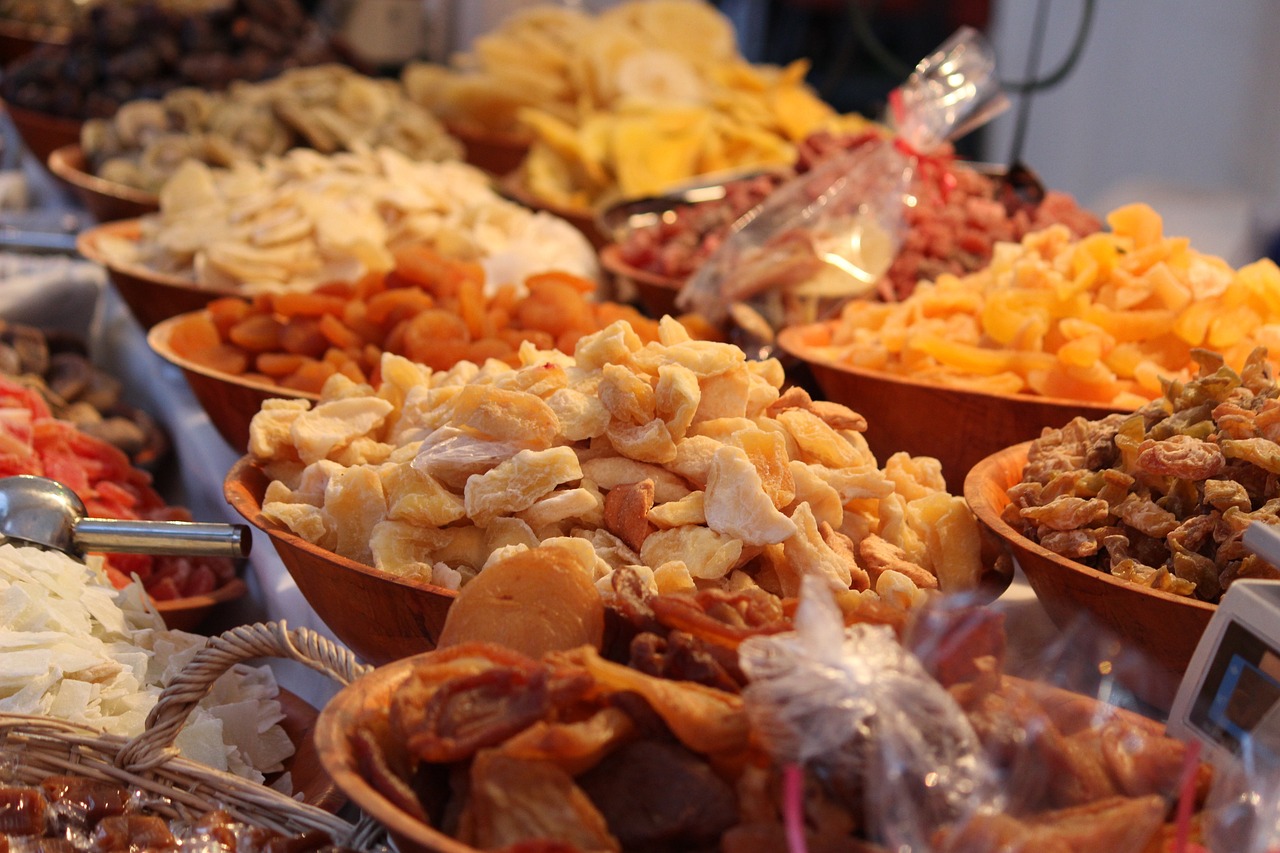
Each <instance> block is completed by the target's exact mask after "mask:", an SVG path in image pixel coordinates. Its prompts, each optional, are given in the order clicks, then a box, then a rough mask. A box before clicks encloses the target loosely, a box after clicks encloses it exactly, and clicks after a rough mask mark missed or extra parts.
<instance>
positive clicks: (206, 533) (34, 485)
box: [0, 474, 251, 557]
mask: <svg viewBox="0 0 1280 853" xmlns="http://www.w3.org/2000/svg"><path fill="white" fill-rule="evenodd" d="M0 537H3V538H4V539H13V540H17V541H19V542H29V543H31V544H33V545H40V546H43V547H45V548H56V549H57V550H59V551H63V552H65V553H67V554H70V555H72V556H73V557H82V556H84V554H85V552H87V551H94V552H105V553H117V554H119V553H124V554H176V555H178V556H183V555H185V556H190V557H244V556H246V555H248V553H249V547H250V545H251V539H250V536H249V527H248V526H247V525H244V524H218V523H212V522H208V523H206V522H195V521H139V520H136V519H114V518H90V517H88V516H87V513H86V512H85V508H84V502H83V501H81V500H80V498H79V497H78V496H77V495H76V493H75V492H73V491H72V490H71V489H69V488H67V487H66V486H64V485H63V484H62V483H59V482H57V481H56V480H50V479H48V478H47V477H33V476H31V475H29V474H19V475H17V476H14V477H0Z"/></svg>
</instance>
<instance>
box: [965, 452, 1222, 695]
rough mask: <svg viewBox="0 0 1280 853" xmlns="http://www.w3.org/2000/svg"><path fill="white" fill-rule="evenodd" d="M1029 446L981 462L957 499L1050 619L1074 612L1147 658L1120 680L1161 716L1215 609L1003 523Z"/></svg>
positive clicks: (1066, 619)
mask: <svg viewBox="0 0 1280 853" xmlns="http://www.w3.org/2000/svg"><path fill="white" fill-rule="evenodd" d="M1030 444H1031V442H1029V441H1028V442H1022V443H1021V444H1017V445H1014V446H1012V447H1008V448H1005V449H1004V450H1001V451H998V452H996V453H993V454H991V455H990V456H988V457H987V458H985V459H983V460H982V461H980V462H979V463H978V464H977V465H975V466H974V467H973V469H972V470H971V471H970V472H969V476H968V477H966V478H965V483H964V496H965V500H967V501H968V502H969V506H970V507H971V508H972V509H973V512H974V515H976V516H977V517H978V521H979V523H980V524H982V525H983V526H985V527H986V528H987V529H988V530H990V531H991V532H992V533H994V534H995V535H996V536H997V537H999V538H1000V539H1001V540H1002V541H1003V542H1004V543H1005V545H1006V546H1007V547H1008V549H1009V551H1010V552H1011V553H1012V555H1013V557H1014V559H1016V560H1017V561H1018V564H1019V565H1020V566H1022V571H1023V573H1025V574H1026V576H1027V581H1028V582H1029V583H1030V584H1031V588H1032V589H1033V590H1034V591H1035V594H1036V598H1038V599H1039V600H1040V603H1041V604H1042V605H1043V606H1044V609H1045V612H1047V613H1048V614H1049V618H1050V619H1052V620H1053V623H1054V624H1055V625H1057V626H1058V627H1059V628H1065V627H1066V626H1068V625H1069V624H1071V623H1072V622H1073V621H1074V620H1075V619H1076V618H1077V617H1079V616H1080V615H1081V614H1087V615H1088V616H1089V617H1090V618H1091V619H1093V620H1094V622H1096V623H1097V624H1098V625H1101V626H1102V627H1103V628H1105V629H1107V630H1108V631H1110V632H1112V633H1113V634H1114V635H1116V636H1117V637H1119V638H1120V639H1121V640H1122V641H1123V642H1124V643H1125V644H1126V645H1127V646H1130V647H1132V648H1134V649H1135V650H1137V651H1139V652H1140V653H1141V654H1142V655H1143V657H1144V660H1146V661H1149V663H1150V670H1149V672H1148V673H1146V675H1147V677H1143V678H1141V679H1138V678H1126V679H1124V680H1125V681H1126V683H1127V684H1128V686H1129V687H1130V689H1132V690H1133V691H1134V693H1135V694H1137V695H1138V696H1139V697H1140V698H1142V699H1143V700H1144V701H1146V702H1148V703H1150V704H1152V705H1154V706H1155V707H1157V708H1159V709H1161V710H1164V711H1167V710H1168V709H1169V707H1170V706H1171V705H1172V704H1173V697H1174V694H1175V693H1176V692H1177V689H1178V682H1179V681H1180V680H1181V679H1182V675H1183V673H1184V672H1186V669H1187V665H1188V664H1189V663H1190V662H1191V655H1192V653H1194V652H1195V648H1196V644H1197V643H1198V642H1199V641H1200V635H1201V634H1203V633H1204V629H1205V627H1206V626H1207V625H1208V624H1209V619H1210V618H1211V617H1212V616H1213V614H1214V611H1216V610H1217V605H1214V604H1209V603H1207V602H1204V601H1199V600H1198V599H1194V598H1187V597H1185V596H1181V595H1173V594H1172V593H1168V592H1161V591H1159V590H1155V589H1149V588H1147V587H1143V586H1139V585H1137V584H1132V583H1129V582H1127V581H1124V580H1121V579H1119V578H1116V577H1112V576H1111V575H1109V574H1106V573H1104V572H1100V571H1098V570H1097V569H1093V568H1090V567H1089V566H1085V565H1083V564H1081V563H1077V562H1076V561H1074V560H1070V559H1067V558H1066V557H1063V556H1061V555H1059V554H1056V553H1054V552H1053V551H1050V550H1049V549H1047V548H1044V547H1042V546H1041V545H1040V544H1039V543H1037V542H1033V541H1032V540H1030V539H1028V538H1027V537H1025V536H1023V535H1022V534H1020V533H1018V532H1017V531H1016V530H1014V529H1013V528H1012V527H1010V526H1009V525H1008V524H1006V523H1005V522H1004V520H1003V519H1002V518H1001V517H1000V514H1001V512H1002V511H1003V510H1004V508H1005V506H1007V505H1008V503H1009V496H1008V494H1007V492H1008V489H1009V487H1010V486H1012V485H1014V484H1015V483H1018V482H1020V481H1021V480H1022V469H1023V468H1024V467H1025V466H1026V464H1027V449H1028V448H1029V447H1030Z"/></svg>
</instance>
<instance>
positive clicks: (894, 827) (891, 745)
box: [739, 576, 1003, 851]
mask: <svg viewBox="0 0 1280 853" xmlns="http://www.w3.org/2000/svg"><path fill="white" fill-rule="evenodd" d="M739 662H740V664H741V666H742V669H743V672H744V673H745V674H746V675H747V677H748V678H749V679H750V684H749V685H748V686H747V687H746V689H745V690H744V692H743V698H744V701H745V707H746V711H747V715H748V717H749V718H750V720H751V724H752V729H753V730H754V731H756V732H758V733H760V734H761V736H762V737H763V739H764V741H765V744H764V745H765V748H766V749H767V750H768V751H769V753H770V754H771V755H772V756H773V758H774V760H775V761H777V762H778V763H779V764H782V765H784V766H796V765H799V766H803V767H805V768H807V769H808V770H809V771H811V772H813V773H814V774H816V775H817V776H818V777H819V778H820V779H822V780H823V783H824V784H825V785H827V786H829V787H830V788H831V789H833V790H837V791H853V792H858V793H860V795H861V797H862V801H863V804H864V812H865V814H864V819H865V825H866V827H867V829H868V830H869V832H870V835H871V836H872V837H873V838H874V839H876V840H878V841H881V842H882V843H885V844H886V845H887V846H888V847H890V848H891V849H911V850H921V851H924V850H928V849H930V848H929V838H930V835H931V834H932V832H933V831H934V830H935V829H937V828H938V827H939V826H941V825H943V824H945V823H948V822H951V821H954V820H956V819H958V818H959V817H961V816H963V815H966V814H970V813H972V812H975V811H998V810H999V809H1000V808H1001V806H1002V804H1003V796H1002V794H1001V792H1000V790H999V788H998V786H997V779H996V776H995V774H994V772H993V771H992V769H991V767H990V765H989V763H988V761H987V759H986V756H985V754H984V752H983V750H982V747H981V744H980V743H979V741H978V738H977V736H976V735H975V733H974V731H973V728H972V726H970V724H969V721H968V719H967V718H966V717H965V715H964V713H963V711H962V710H961V709H960V707H959V706H958V705H957V704H956V702H955V700H954V699H952V697H951V696H950V694H948V693H947V691H946V690H945V689H944V688H943V687H942V685H940V684H939V683H938V682H937V681H936V680H935V679H934V678H933V677H932V676H930V675H929V674H928V672H926V671H925V669H924V667H923V666H922V665H921V663H920V661H919V660H918V659H916V657H915V656H914V655H912V654H911V653H910V652H909V651H908V650H906V649H905V648H904V647H903V646H902V645H901V644H900V643H899V642H898V640H897V638H896V636H895V635H894V633H893V631H892V629H890V628H889V627H887V626H883V625H868V624H860V625H854V626H852V627H850V628H845V626H844V622H843V618H842V616H841V613H840V610H839V608H838V607H837V606H836V603H835V600H834V598H833V597H832V594H831V591H830V590H829V589H828V588H827V586H826V583H825V581H822V580H820V579H818V578H816V577H814V576H809V577H806V578H805V579H804V583H803V588H802V593H801V599H800V606H799V609H798V610H797V613H796V618H795V631H794V632H791V633H787V634H775V635H769V636H758V637H752V638H750V639H748V640H746V641H745V642H744V643H743V644H742V646H741V647H740V649H739Z"/></svg>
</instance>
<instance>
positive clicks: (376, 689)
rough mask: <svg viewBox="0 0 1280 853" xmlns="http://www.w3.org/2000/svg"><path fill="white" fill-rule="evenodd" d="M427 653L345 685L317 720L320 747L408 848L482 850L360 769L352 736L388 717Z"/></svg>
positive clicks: (365, 806)
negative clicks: (391, 795) (420, 814)
mask: <svg viewBox="0 0 1280 853" xmlns="http://www.w3.org/2000/svg"><path fill="white" fill-rule="evenodd" d="M425 657H427V655H416V656H414V657H410V658H405V659H403V660H398V661H395V662H394V663H389V664H387V665H386V666H380V667H378V668H377V669H375V670H374V671H373V672H370V673H368V674H366V675H364V676H362V677H360V678H358V679H356V680H355V681H353V682H351V684H349V685H347V686H346V687H344V688H343V689H342V690H341V691H339V692H338V695H337V696H334V697H333V698H332V699H330V700H329V703H328V704H327V705H325V706H324V709H323V711H321V713H320V718H319V720H317V721H316V730H315V740H316V749H317V751H318V752H319V753H320V761H321V763H322V764H323V765H324V769H325V771H326V772H327V773H328V775H329V778H331V779H333V781H334V784H336V785H337V786H338V788H339V789H340V790H341V791H342V792H343V793H344V794H346V795H347V797H348V798H349V799H350V800H351V802H353V803H354V804H355V805H356V806H358V807H359V808H360V810H361V811H363V812H364V813H365V814H367V815H369V816H370V817H372V818H373V819H374V820H376V821H377V822H378V823H380V824H382V825H383V826H385V827H386V828H387V831H388V832H389V833H390V834H391V837H392V838H393V839H394V840H395V842H396V847H397V849H399V850H401V851H403V853H478V851H476V849H475V848H474V847H471V846H469V845H466V844H463V843H462V842H460V841H457V840H456V839H453V838H450V837H449V836H447V835H445V834H444V833H442V832H439V831H437V830H435V829H433V828H432V827H430V826H428V825H427V824H425V823H423V822H422V821H420V820H418V819H416V818H414V817H413V816H411V815H410V814H409V813H408V812H405V811H403V810H402V809H401V808H400V807H398V806H397V805H395V804H394V803H393V802H391V801H390V800H388V799H387V798H386V797H385V796H384V795H383V794H382V793H381V792H380V791H378V789H376V788H374V787H373V786H372V785H370V784H369V782H368V781H367V780H366V779H365V777H364V775H363V774H361V772H360V769H361V762H360V760H359V758H357V756H356V754H355V750H354V748H353V746H352V743H351V735H352V733H354V732H355V731H356V729H357V727H359V726H360V725H362V724H363V723H365V722H366V721H368V720H370V719H378V718H385V716H386V712H387V708H389V707H390V706H391V697H392V696H393V695H395V693H396V691H397V690H398V689H399V687H400V685H401V684H403V683H404V681H405V679H407V678H408V677H409V675H410V673H412V672H413V670H414V667H416V666H417V665H418V663H419V661H420V660H421V659H423V658H425Z"/></svg>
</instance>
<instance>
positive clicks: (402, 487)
mask: <svg viewBox="0 0 1280 853" xmlns="http://www.w3.org/2000/svg"><path fill="white" fill-rule="evenodd" d="M379 475H380V476H381V477H382V488H383V490H384V491H385V492H386V496H387V518H388V519H390V520H391V521H405V522H408V523H410V524H417V525H420V526H422V527H444V526H445V525H447V524H452V523H453V522H455V521H458V520H460V519H461V518H462V517H463V516H465V515H466V508H465V507H464V506H463V502H462V498H461V497H459V496H458V495H455V494H454V493H453V492H451V491H449V490H448V489H446V488H445V487H444V486H443V485H442V484H441V483H440V482H439V481H438V480H436V479H435V478H434V477H432V476H431V475H430V474H426V473H423V472H421V471H418V470H416V469H415V468H413V467H412V466H410V465H394V464H392V465H383V466H381V467H380V468H379Z"/></svg>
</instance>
